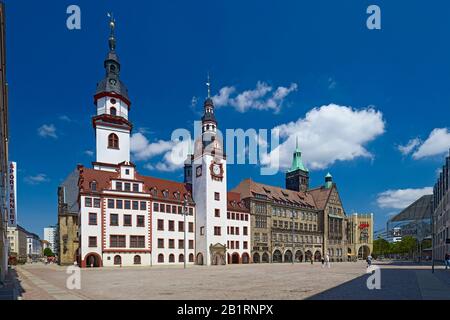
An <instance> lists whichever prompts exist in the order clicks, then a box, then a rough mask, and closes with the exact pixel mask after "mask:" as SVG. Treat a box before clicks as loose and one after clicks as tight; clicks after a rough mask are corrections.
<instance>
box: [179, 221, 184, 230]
mask: <svg viewBox="0 0 450 320" xmlns="http://www.w3.org/2000/svg"><path fill="white" fill-rule="evenodd" d="M178 232H184V222H183V221H178Z"/></svg>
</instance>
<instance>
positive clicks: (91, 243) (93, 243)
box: [89, 237, 97, 248]
mask: <svg viewBox="0 0 450 320" xmlns="http://www.w3.org/2000/svg"><path fill="white" fill-rule="evenodd" d="M95 247H97V237H89V248H95Z"/></svg>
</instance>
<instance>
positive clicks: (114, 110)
mask: <svg viewBox="0 0 450 320" xmlns="http://www.w3.org/2000/svg"><path fill="white" fill-rule="evenodd" d="M109 113H110V114H111V115H112V116H116V115H117V109H116V108H114V107H111V108H110V109H109Z"/></svg>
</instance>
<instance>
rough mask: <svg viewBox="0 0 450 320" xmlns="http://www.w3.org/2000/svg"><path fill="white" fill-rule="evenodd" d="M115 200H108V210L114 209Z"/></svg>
mask: <svg viewBox="0 0 450 320" xmlns="http://www.w3.org/2000/svg"><path fill="white" fill-rule="evenodd" d="M114 202H115V201H114V199H108V208H110V209H114Z"/></svg>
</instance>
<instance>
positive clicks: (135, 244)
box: [130, 236, 145, 248]
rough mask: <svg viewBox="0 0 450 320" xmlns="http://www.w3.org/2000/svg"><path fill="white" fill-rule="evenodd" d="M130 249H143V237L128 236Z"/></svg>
mask: <svg viewBox="0 0 450 320" xmlns="http://www.w3.org/2000/svg"><path fill="white" fill-rule="evenodd" d="M130 248H145V236H130Z"/></svg>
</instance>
